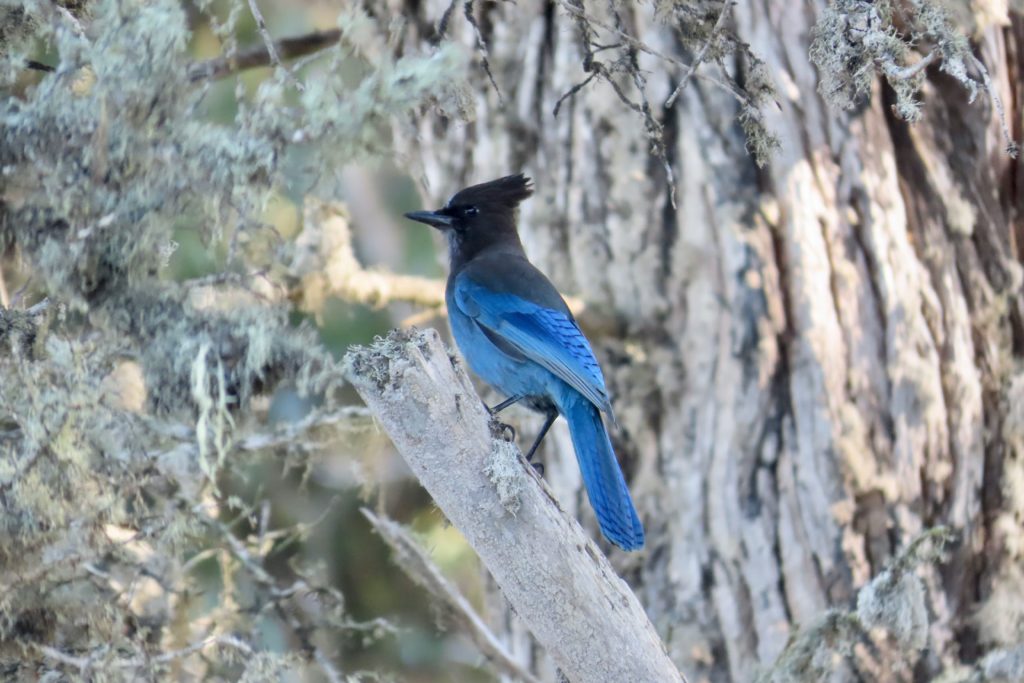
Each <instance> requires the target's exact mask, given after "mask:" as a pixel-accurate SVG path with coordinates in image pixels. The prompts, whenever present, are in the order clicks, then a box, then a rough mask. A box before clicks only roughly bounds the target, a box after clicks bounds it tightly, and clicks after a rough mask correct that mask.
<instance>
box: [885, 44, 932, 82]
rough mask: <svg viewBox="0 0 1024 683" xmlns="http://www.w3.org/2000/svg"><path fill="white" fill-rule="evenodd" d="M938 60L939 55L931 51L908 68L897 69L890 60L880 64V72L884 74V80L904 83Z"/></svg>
mask: <svg viewBox="0 0 1024 683" xmlns="http://www.w3.org/2000/svg"><path fill="white" fill-rule="evenodd" d="M938 58H939V53H938V51H936V50H932V51H931V52H929V53H928V54H927V55H925V56H924V57H922V58H921V59H920V60H918V61H917V62H916V63H914V64H911V65H910V66H904V67H899V66H896V63H895V62H893V61H892V59H891V58H890V59H889V60H887V61H884V62H883V63H882V72H883V73H885V75H886V78H888V79H889V80H893V81H905V80H907V79H908V78H913V77H914V76H916V75H917V74H919V73H921V72H922V71H924V70H925V69H927V68H928V66H929V65H930V64H931V63H932V62H934V61H935V60H936V59H938Z"/></svg>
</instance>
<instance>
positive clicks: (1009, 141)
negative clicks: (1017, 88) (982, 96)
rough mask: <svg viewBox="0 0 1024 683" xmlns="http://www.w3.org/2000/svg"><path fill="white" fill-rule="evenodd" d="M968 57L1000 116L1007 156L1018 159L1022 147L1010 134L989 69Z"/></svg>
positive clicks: (969, 54) (976, 59) (1004, 111)
mask: <svg viewBox="0 0 1024 683" xmlns="http://www.w3.org/2000/svg"><path fill="white" fill-rule="evenodd" d="M967 57H968V59H969V60H970V62H971V64H972V65H973V66H974V68H975V69H977V70H978V73H980V74H981V82H982V83H983V84H984V86H985V90H986V91H988V96H989V97H990V98H991V99H992V106H993V107H995V110H996V115H998V116H999V127H1000V128H1001V129H1002V131H1003V140H1004V141H1005V142H1006V148H1005V151H1006V154H1008V155H1009V157H1010V158H1011V159H1016V158H1017V155H1018V154H1019V153H1020V147H1019V145H1017V141H1016V140H1014V139H1013V135H1011V134H1010V127H1009V126H1008V125H1007V123H1006V110H1005V109H1003V101H1002V99H1000V97H999V94H998V93H997V92H996V88H995V86H994V85H993V84H992V79H991V78H990V77H989V75H988V69H986V68H985V65H984V64H982V63H981V60H980V59H978V58H977V57H975V56H974V54H973V53H970V52H969V53H967Z"/></svg>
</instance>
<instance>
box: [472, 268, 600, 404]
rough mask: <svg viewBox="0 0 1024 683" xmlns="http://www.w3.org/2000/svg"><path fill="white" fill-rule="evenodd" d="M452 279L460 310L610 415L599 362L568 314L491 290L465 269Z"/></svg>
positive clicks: (513, 295)
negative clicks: (476, 280)
mask: <svg viewBox="0 0 1024 683" xmlns="http://www.w3.org/2000/svg"><path fill="white" fill-rule="evenodd" d="M454 284H455V288H454V294H455V302H456V304H457V305H458V307H459V310H461V311H462V312H463V313H465V314H466V315H467V316H469V317H470V318H473V320H474V321H476V323H477V324H478V325H480V326H482V327H483V328H484V330H486V331H489V332H491V333H492V334H494V335H497V336H498V337H500V338H501V339H502V340H503V341H505V342H507V343H509V344H510V345H512V347H514V348H515V349H516V350H517V351H519V352H520V353H521V354H522V355H524V356H526V357H527V358H529V359H530V360H532V361H533V362H535V363H537V364H539V365H541V366H543V367H544V368H546V369H547V370H549V371H551V372H552V373H553V374H554V375H555V376H556V377H558V378H559V379H561V380H562V381H564V382H565V383H566V384H568V385H569V386H571V387H572V388H573V389H575V390H576V391H578V392H580V393H581V394H583V396H585V397H586V398H587V400H588V401H590V402H591V403H593V404H594V405H595V406H596V407H597V408H598V409H600V410H603V411H604V412H606V413H607V414H608V415H609V416H610V417H612V419H613V420H614V417H613V416H612V407H611V403H610V402H609V400H608V390H607V389H606V388H605V385H604V376H603V375H602V374H601V367H600V366H599V365H598V364H597V359H596V358H594V352H593V350H592V349H591V348H590V343H589V342H588V341H587V338H586V337H584V336H583V333H582V332H581V331H580V328H579V327H577V325H576V322H575V321H574V320H573V319H572V318H571V317H569V315H567V314H566V313H564V312H562V311H557V310H554V309H551V308H546V307H544V306H539V305H537V304H535V303H533V302H531V301H527V300H526V299H524V298H522V297H520V296H516V295H515V294H511V293H507V292H495V291H494V290H492V289H489V288H487V287H484V286H483V285H480V284H479V283H477V282H475V281H474V280H473V279H472V278H471V277H469V276H468V275H467V274H466V273H462V274H460V275H459V276H458V277H457V278H456V280H455V283H454ZM563 305H564V304H563Z"/></svg>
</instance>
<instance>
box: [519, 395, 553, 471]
mask: <svg viewBox="0 0 1024 683" xmlns="http://www.w3.org/2000/svg"><path fill="white" fill-rule="evenodd" d="M556 419H558V411H557V410H555V409H554V408H549V409H548V412H547V413H545V414H544V426H542V427H541V428H540V432H539V433H538V434H537V438H536V439H535V440H534V442H533V445H532V446H530V450H529V451H527V453H526V462H528V463H530V466H531V467H533V469H535V470H537V474H539V475H540V476H542V477H543V476H544V463H542V462H533V456H534V454H536V453H537V448H539V447H540V442H541V441H543V440H544V437H545V436H547V434H548V430H549V429H551V425H553V424H554V423H555V420H556Z"/></svg>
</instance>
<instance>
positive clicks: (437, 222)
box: [405, 211, 452, 228]
mask: <svg viewBox="0 0 1024 683" xmlns="http://www.w3.org/2000/svg"><path fill="white" fill-rule="evenodd" d="M405 217H406V218H408V219H410V220H414V221H419V222H420V223H426V224H427V225H429V226H432V227H435V228H450V227H451V226H452V218H451V216H446V215H445V214H443V213H440V212H439V211H413V212H411V213H407V214H405Z"/></svg>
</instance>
